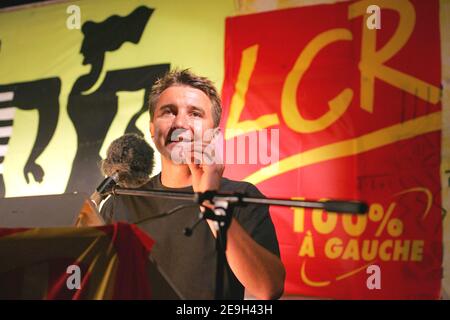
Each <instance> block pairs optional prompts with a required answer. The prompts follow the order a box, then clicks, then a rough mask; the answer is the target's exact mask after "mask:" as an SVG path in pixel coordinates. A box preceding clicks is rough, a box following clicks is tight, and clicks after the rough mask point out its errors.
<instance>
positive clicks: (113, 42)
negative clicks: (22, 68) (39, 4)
mask: <svg viewBox="0 0 450 320" xmlns="http://www.w3.org/2000/svg"><path fill="white" fill-rule="evenodd" d="M153 11H154V10H153V9H150V8H147V7H145V6H140V7H137V8H136V9H135V10H134V11H132V12H131V13H130V14H128V15H127V16H118V15H112V16H110V17H108V18H107V19H106V20H104V21H102V22H98V23H97V22H92V21H87V22H85V23H84V24H83V26H82V33H83V42H82V44H81V49H80V53H81V54H82V55H83V57H84V59H83V65H90V66H91V68H90V71H89V72H88V73H87V74H84V75H80V76H79V77H78V79H77V80H76V81H75V83H74V85H73V87H72V89H71V91H70V94H69V97H68V105H67V111H68V114H69V117H70V120H71V121H72V123H73V125H74V128H75V131H76V135H77V149H76V155H75V158H74V160H73V163H72V168H71V172H70V175H69V180H68V183H67V185H66V192H74V191H85V192H90V191H92V190H93V189H94V188H95V187H96V185H97V184H98V182H99V181H100V179H101V176H100V170H99V161H100V156H99V152H100V149H101V147H102V145H103V143H104V140H105V137H106V135H107V133H108V130H109V128H110V126H111V123H112V122H113V120H114V118H115V116H116V115H117V112H118V95H117V93H118V92H132V91H141V90H144V91H145V95H144V99H143V101H142V107H141V108H140V110H139V111H138V112H136V114H134V115H133V116H132V118H131V120H130V121H129V123H128V124H127V126H126V130H125V132H126V133H137V134H139V135H143V133H142V132H141V131H140V130H139V129H138V128H137V126H136V121H137V120H138V119H139V117H140V116H141V115H142V114H143V113H144V112H146V111H147V101H148V96H149V92H150V89H151V87H152V85H153V83H154V82H155V81H156V79H157V78H159V77H161V76H162V75H163V74H164V73H165V72H167V71H168V70H169V68H170V65H169V64H157V65H145V66H140V67H135V68H124V69H119V70H108V71H105V70H103V68H104V59H105V53H106V52H115V51H116V50H118V49H119V48H120V47H121V46H122V45H123V44H124V43H125V42H131V43H133V44H138V43H139V42H140V40H141V37H142V34H143V32H144V30H145V28H146V25H147V23H148V21H149V19H150V16H151V15H152V13H153ZM143 50H144V49H143ZM152 50H153V48H152ZM148 54H149V55H150V54H151V51H149V52H148ZM129 62H130V63H133V57H129ZM97 82H98V83H97ZM60 88H61V81H60V79H59V78H49V79H38V80H34V81H29V82H21V83H15V84H6V85H0V197H4V195H5V193H6V191H5V189H6V188H7V186H6V187H5V184H4V179H3V170H4V167H3V163H4V159H5V155H6V151H7V148H8V143H9V139H10V137H11V134H12V128H13V118H14V114H15V110H16V109H15V108H21V109H25V110H29V109H37V110H38V112H39V124H38V134H37V137H36V141H35V144H34V146H33V149H32V151H31V153H30V156H29V159H28V161H27V163H26V166H25V168H24V174H25V178H26V181H27V183H29V182H30V175H31V176H32V178H34V180H35V181H37V182H42V181H43V179H44V178H45V172H44V170H43V168H42V167H41V166H39V165H38V164H37V163H36V159H37V158H38V157H39V156H40V155H41V153H42V152H43V151H44V150H45V148H46V147H47V145H48V143H49V141H50V140H51V138H52V136H53V134H54V132H55V128H56V124H57V121H58V115H59V103H58V101H59V100H58V98H59V94H60ZM124 107H125V108H126V107H127V106H124ZM63 134H64V133H63ZM121 134H123V132H117V135H121Z"/></svg>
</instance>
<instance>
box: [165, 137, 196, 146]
mask: <svg viewBox="0 0 450 320" xmlns="http://www.w3.org/2000/svg"><path fill="white" fill-rule="evenodd" d="M179 142H184V143H188V142H192V140H191V139H189V138H187V137H183V136H178V137H175V138H172V137H170V136H169V137H168V138H167V139H166V146H168V145H170V144H172V143H179Z"/></svg>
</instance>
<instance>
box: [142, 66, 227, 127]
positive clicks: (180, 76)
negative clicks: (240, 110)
mask: <svg viewBox="0 0 450 320" xmlns="http://www.w3.org/2000/svg"><path fill="white" fill-rule="evenodd" d="M175 85H186V86H190V87H193V88H195V89H199V90H201V91H203V92H204V93H205V94H206V95H207V96H208V98H209V99H210V100H211V104H212V110H211V112H212V116H213V121H214V126H215V127H218V126H219V123H220V117H221V115H222V103H221V101H220V96H219V93H218V92H217V89H216V87H215V86H214V84H213V82H212V81H211V80H209V79H208V78H206V77H201V76H197V75H196V74H194V73H192V72H191V71H190V70H189V69H184V70H178V69H175V70H172V71H169V72H167V73H166V74H165V75H164V76H163V77H162V78H160V79H158V80H157V81H156V82H155V84H154V85H153V87H152V90H151V92H150V96H149V99H148V101H149V106H148V111H149V112H150V119H153V115H154V114H155V108H156V102H157V101H158V99H159V96H160V95H161V93H162V92H163V91H164V90H166V89H167V88H169V87H171V86H175Z"/></svg>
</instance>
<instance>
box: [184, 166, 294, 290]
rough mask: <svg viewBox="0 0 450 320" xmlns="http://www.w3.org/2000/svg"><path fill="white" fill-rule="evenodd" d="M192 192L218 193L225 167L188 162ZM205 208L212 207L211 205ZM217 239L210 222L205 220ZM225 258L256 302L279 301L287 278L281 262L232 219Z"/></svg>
mask: <svg viewBox="0 0 450 320" xmlns="http://www.w3.org/2000/svg"><path fill="white" fill-rule="evenodd" d="M189 168H190V170H191V173H192V186H193V189H194V191H195V192H204V191H207V190H218V189H219V186H220V178H221V177H222V174H223V170H224V166H223V165H221V164H211V165H199V164H195V163H190V164H189ZM204 206H206V207H209V208H212V205H211V204H204ZM207 221H208V224H209V226H210V228H211V231H212V232H213V234H214V236H216V231H215V229H214V225H213V221H210V220H207ZM226 256H227V260H228V264H229V265H230V268H231V270H232V271H233V273H234V274H235V275H236V277H237V278H238V280H239V281H240V282H241V283H242V285H243V286H244V287H245V288H246V289H247V290H248V291H249V292H250V293H251V294H252V295H254V296H255V297H256V298H258V299H278V298H279V297H280V296H281V295H282V293H283V289H284V279H285V276H286V273H285V269H284V266H283V264H282V262H281V260H280V259H279V258H278V257H277V256H276V255H275V254H273V253H272V252H270V251H269V250H267V249H265V248H264V247H262V246H261V245H260V244H258V243H257V242H256V241H255V240H254V239H252V237H250V235H249V234H248V233H247V232H246V231H245V230H244V229H243V228H242V226H241V225H240V224H239V222H238V221H237V220H236V219H235V218H233V219H232V222H231V224H230V227H229V229H228V242H227V250H226Z"/></svg>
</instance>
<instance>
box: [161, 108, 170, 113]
mask: <svg viewBox="0 0 450 320" xmlns="http://www.w3.org/2000/svg"><path fill="white" fill-rule="evenodd" d="M172 113H173V112H172V110H169V109H165V110H163V111H161V114H172Z"/></svg>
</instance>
